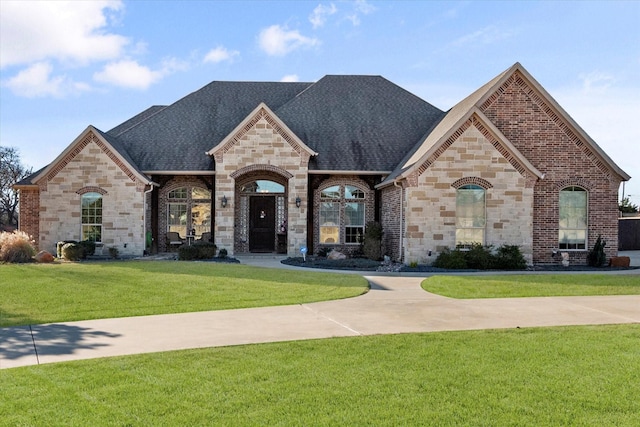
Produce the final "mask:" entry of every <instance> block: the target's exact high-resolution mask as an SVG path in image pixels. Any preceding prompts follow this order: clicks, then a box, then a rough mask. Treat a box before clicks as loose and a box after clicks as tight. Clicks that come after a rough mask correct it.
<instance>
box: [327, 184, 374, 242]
mask: <svg viewBox="0 0 640 427" xmlns="http://www.w3.org/2000/svg"><path fill="white" fill-rule="evenodd" d="M365 218H366V217H365V192H364V191H363V190H362V189H360V188H358V187H356V186H354V185H333V186H330V187H327V188H324V189H323V190H321V191H320V212H319V219H320V229H319V238H320V239H319V240H320V243H321V244H341V243H346V244H359V243H361V242H362V238H363V236H364V226H365Z"/></svg>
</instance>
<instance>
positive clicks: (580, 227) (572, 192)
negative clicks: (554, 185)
mask: <svg viewBox="0 0 640 427" xmlns="http://www.w3.org/2000/svg"><path fill="white" fill-rule="evenodd" d="M587 196H588V193H587V191H586V190H585V189H584V188H581V187H576V186H571V187H565V188H563V189H562V190H560V199H559V217H560V221H559V224H558V248H559V249H568V250H571V249H573V250H582V249H586V248H587V202H588V197H587Z"/></svg>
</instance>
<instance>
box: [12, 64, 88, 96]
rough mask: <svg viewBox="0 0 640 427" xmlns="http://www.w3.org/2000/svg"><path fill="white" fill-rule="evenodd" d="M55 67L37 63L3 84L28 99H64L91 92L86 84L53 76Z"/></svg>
mask: <svg viewBox="0 0 640 427" xmlns="http://www.w3.org/2000/svg"><path fill="white" fill-rule="evenodd" d="M52 72H53V67H52V66H51V64H50V63H48V62H37V63H35V64H33V65H32V66H30V67H29V68H27V69H25V70H22V71H21V72H19V73H18V74H17V75H16V76H15V77H12V78H10V79H9V80H7V82H6V83H3V86H6V87H8V88H9V89H11V91H12V92H13V93H14V94H16V95H18V96H24V97H27V98H39V97H45V96H53V97H57V98H62V97H64V96H67V95H69V94H77V93H79V92H85V91H88V90H90V87H89V85H87V84H85V83H78V82H73V81H71V80H70V79H69V78H67V77H66V76H55V77H53V76H52V75H51V74H52Z"/></svg>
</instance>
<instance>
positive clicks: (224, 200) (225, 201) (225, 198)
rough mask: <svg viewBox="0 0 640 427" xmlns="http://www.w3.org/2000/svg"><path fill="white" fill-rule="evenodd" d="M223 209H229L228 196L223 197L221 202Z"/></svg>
mask: <svg viewBox="0 0 640 427" xmlns="http://www.w3.org/2000/svg"><path fill="white" fill-rule="evenodd" d="M220 203H221V204H222V207H223V208H226V207H227V196H222V200H221V201H220Z"/></svg>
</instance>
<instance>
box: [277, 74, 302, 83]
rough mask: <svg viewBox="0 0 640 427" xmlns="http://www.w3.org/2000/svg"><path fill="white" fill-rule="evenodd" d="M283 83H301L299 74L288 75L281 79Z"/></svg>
mask: <svg viewBox="0 0 640 427" xmlns="http://www.w3.org/2000/svg"><path fill="white" fill-rule="evenodd" d="M280 81H281V82H299V81H300V77H298V75H297V74H287V75H286V76H284V77H282V78H281V79H280Z"/></svg>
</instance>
